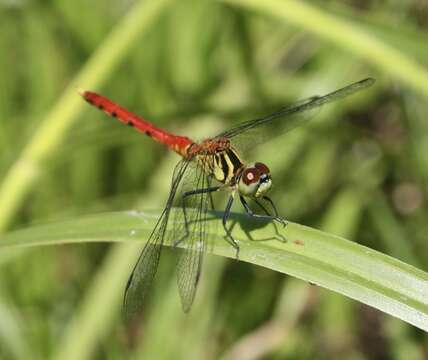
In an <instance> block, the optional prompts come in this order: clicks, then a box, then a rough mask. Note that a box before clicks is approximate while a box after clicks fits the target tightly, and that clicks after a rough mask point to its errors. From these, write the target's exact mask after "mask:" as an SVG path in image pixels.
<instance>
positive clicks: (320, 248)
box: [0, 211, 428, 331]
mask: <svg viewBox="0 0 428 360" xmlns="http://www.w3.org/2000/svg"><path fill="white" fill-rule="evenodd" d="M158 215H159V213H158V212H135V211H131V212H117V213H103V214H96V215H91V216H86V217H82V218H77V219H73V220H70V221H64V222H61V223H54V224H48V225H39V226H34V227H31V228H28V229H24V230H20V231H15V232H11V233H9V234H6V235H4V236H3V237H2V238H1V239H0V243H1V244H2V245H3V246H6V245H7V246H36V245H57V244H63V243H79V242H99V241H136V240H144V239H147V237H148V234H149V233H150V231H151V230H152V228H153V226H154V223H155V221H156V220H157V217H158ZM212 221H213V222H217V223H218V224H215V225H218V226H212V227H210V228H213V229H217V230H215V231H216V232H214V233H212V234H210V236H211V238H212V244H211V246H209V251H210V252H212V253H214V254H216V255H221V256H226V257H230V258H234V257H235V251H234V249H233V248H231V247H230V246H229V245H228V243H227V242H226V241H225V240H224V238H223V235H224V234H223V230H222V227H221V223H220V222H221V216H217V215H216V216H213V220H212ZM232 221H233V222H235V225H239V226H234V229H233V234H234V236H235V238H236V239H237V240H238V241H239V243H240V248H241V250H240V255H239V258H240V260H243V261H246V262H249V263H251V264H255V265H260V266H264V267H266V268H269V269H272V270H275V271H279V272H282V273H285V274H289V275H292V276H295V277H297V278H299V279H302V280H305V281H308V282H310V283H314V284H317V285H319V286H322V287H325V288H327V289H330V290H333V291H336V292H338V293H341V294H343V295H346V296H348V297H350V298H352V299H355V300H358V301H360V302H362V303H365V304H367V305H370V306H373V307H375V308H377V309H379V310H381V311H384V312H385V313H388V314H390V315H393V316H395V317H397V318H399V319H402V320H404V321H406V322H408V323H410V324H412V325H414V326H416V327H418V328H421V329H423V330H425V331H428V274H427V273H425V272H423V271H421V270H419V269H417V268H415V267H412V266H410V265H407V264H405V263H403V262H401V261H398V260H396V259H394V258H391V257H389V256H387V255H384V254H382V253H379V252H377V251H374V250H372V249H369V248H366V247H364V246H361V245H358V244H356V243H353V242H350V241H347V240H345V239H343V238H341V237H338V236H335V235H331V234H328V233H324V232H321V231H318V230H315V229H312V228H309V227H305V226H302V225H298V224H294V223H290V224H289V225H288V226H287V227H286V228H285V229H282V228H281V229H280V228H278V229H277V231H278V235H279V236H283V237H286V238H287V241H286V242H283V241H279V240H270V241H260V240H261V239H266V238H269V237H272V233H273V231H274V228H273V224H269V225H267V226H263V225H264V224H263V223H262V222H260V223H259V224H260V225H261V226H262V227H259V228H257V229H254V225H255V224H254V221H250V220H249V219H248V218H247V217H246V216H242V215H237V214H234V215H233V218H232ZM248 232H251V237H252V239H253V240H249V239H248V235H246V234H248Z"/></svg>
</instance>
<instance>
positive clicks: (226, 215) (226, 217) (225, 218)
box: [223, 195, 239, 259]
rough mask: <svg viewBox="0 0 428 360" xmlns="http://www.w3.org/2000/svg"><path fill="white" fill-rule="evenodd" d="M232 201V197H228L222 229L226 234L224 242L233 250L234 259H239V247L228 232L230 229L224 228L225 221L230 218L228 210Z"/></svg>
mask: <svg viewBox="0 0 428 360" xmlns="http://www.w3.org/2000/svg"><path fill="white" fill-rule="evenodd" d="M233 200H234V197H233V195H230V196H229V200H228V201H227V204H226V208H225V209H224V213H223V228H224V231H225V232H226V240H227V242H228V243H229V244H230V245H232V246H233V247H234V248H235V250H236V258H237V259H238V257H239V245H238V243H237V242H236V240H235V239H234V238H233V236H232V234H231V232H230V229H228V228H227V226H226V224H227V220H228V219H229V217H230V209H231V208H232V204H233Z"/></svg>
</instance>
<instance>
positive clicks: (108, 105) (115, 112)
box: [79, 91, 193, 157]
mask: <svg viewBox="0 0 428 360" xmlns="http://www.w3.org/2000/svg"><path fill="white" fill-rule="evenodd" d="M79 93H80V95H81V96H82V97H83V98H84V99H85V100H86V101H87V102H88V103H89V104H91V105H93V106H95V107H97V108H98V109H100V110H102V111H104V112H105V113H106V114H108V115H110V116H112V117H114V118H117V119H118V120H119V121H121V122H122V123H124V124H126V125H129V126H132V127H134V128H135V129H137V130H138V131H140V132H142V133H144V134H146V135H147V136H149V137H151V138H152V139H154V140H156V141H158V142H160V143H162V144H164V145H166V146H167V147H168V148H170V149H171V150H174V151H175V152H176V153H178V154H179V155H181V156H183V157H187V156H188V152H187V150H188V149H189V147H190V145H192V144H193V141H192V140H190V139H189V138H188V137H186V136H178V135H173V134H170V133H168V132H167V131H165V130H162V129H159V128H157V127H156V126H154V125H153V124H152V123H150V122H148V121H147V120H145V119H143V118H141V117H139V116H137V115H135V114H134V113H132V112H130V111H128V110H126V109H124V108H123V107H121V106H119V105H117V104H115V103H114V102H113V101H111V100H109V99H107V98H106V97H104V96H102V95H99V94H97V93H94V92H91V91H82V92H79Z"/></svg>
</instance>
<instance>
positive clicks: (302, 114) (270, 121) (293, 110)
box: [217, 78, 375, 148]
mask: <svg viewBox="0 0 428 360" xmlns="http://www.w3.org/2000/svg"><path fill="white" fill-rule="evenodd" d="M374 83H375V80H374V79H372V78H367V79H364V80H360V81H358V82H355V83H353V84H350V85H348V86H345V87H343V88H341V89H339V90H336V91H333V92H331V93H329V94H326V95H324V96H313V97H311V98H308V99H306V100H302V101H299V102H297V103H296V104H293V105H291V106H288V107H285V108H282V109H280V110H278V111H276V112H274V113H272V114H270V115H268V116H265V117H262V118H259V119H254V120H249V121H245V122H243V123H241V124H240V125H238V126H237V127H235V128H233V129H230V130H227V131H225V132H223V133H221V134H219V135H218V136H217V138H221V137H226V138H229V139H231V140H232V142H233V143H234V144H237V145H238V146H240V148H242V145H243V144H241V143H246V144H248V146H249V147H251V148H254V146H256V145H258V144H260V143H263V142H265V141H266V140H268V139H272V138H273V137H276V136H278V135H280V134H283V133H284V132H287V131H290V130H292V129H294V128H295V127H297V126H300V125H302V124H303V123H305V122H306V121H308V120H309V119H311V118H312V117H313V116H311V115H312V113H313V111H314V110H317V109H319V108H320V107H321V106H323V105H326V104H329V103H331V102H334V101H337V100H339V99H343V98H346V97H348V96H350V95H352V94H354V93H356V92H358V91H361V90H363V89H366V88H368V87H370V86H372V85H373V84H374ZM261 128H265V129H263V130H262V129H261ZM259 130H260V131H259ZM253 131H257V135H255V136H252V135H253V134H251V133H252V132H253ZM263 134H265V135H266V137H265V136H263ZM248 135H251V140H250V141H246V140H244V139H245V138H246V137H248Z"/></svg>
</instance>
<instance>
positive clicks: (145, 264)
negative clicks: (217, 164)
mask: <svg viewBox="0 0 428 360" xmlns="http://www.w3.org/2000/svg"><path fill="white" fill-rule="evenodd" d="M188 166H189V162H188V161H187V160H181V161H180V162H179V163H178V164H177V166H176V167H175V169H174V175H173V178H172V184H171V190H170V193H169V197H168V201H167V204H166V206H165V209H164V210H163V212H162V214H161V216H160V218H159V220H158V222H157V223H156V226H155V228H154V229H153V231H152V233H151V235H150V237H149V240H148V241H147V243H146V245H145V246H144V248H143V250H142V251H141V254H140V257H139V258H138V261H137V263H136V264H135V266H134V269H133V270H132V272H131V275H130V276H129V279H128V282H127V284H126V288H125V296H124V312H125V316H126V318H127V319H132V318H133V317H134V316H135V315H137V314H138V313H139V312H140V310H141V307H142V303H143V300H144V298H145V296H146V295H147V292H148V291H149V289H150V287H151V285H152V283H153V279H154V277H155V275H156V270H157V268H158V265H159V259H160V254H161V250H162V245H163V243H164V238H165V232H166V229H167V226H168V219H169V215H170V211H171V207H172V204H173V201H174V198H175V194H176V192H177V189H178V187H179V185H180V182H181V180H182V179H183V176H184V174H185V172H186V170H187V169H188Z"/></svg>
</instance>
